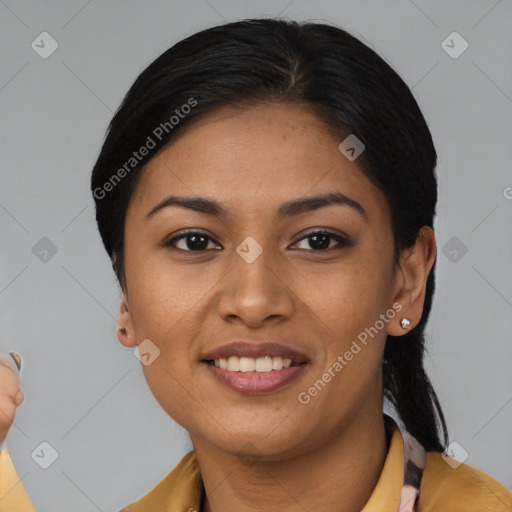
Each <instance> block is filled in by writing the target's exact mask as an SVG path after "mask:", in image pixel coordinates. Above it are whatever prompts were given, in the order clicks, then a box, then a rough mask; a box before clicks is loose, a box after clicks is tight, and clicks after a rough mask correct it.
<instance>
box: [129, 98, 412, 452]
mask: <svg viewBox="0 0 512 512" xmlns="http://www.w3.org/2000/svg"><path fill="white" fill-rule="evenodd" d="M341 142H342V140H339V139H338V138H336V137H334V136H333V135H332V134H331V133H330V132H329V131H328V129H327V128H326V126H325V125H324V124H323V123H322V122H321V121H319V120H318V119H317V118H316V117H315V116H314V115H312V114H311V113H309V112H308V111H306V110H303V109H301V108H300V107H298V106H291V105H283V104H274V105H264V106H260V107H257V108H247V109H243V110H242V109H234V108H231V107H224V108H222V109H217V110H216V111H215V112H213V113H211V114H209V115H207V116H204V117H202V118H201V119H200V120H199V121H195V122H194V123H193V124H191V125H190V126H189V127H188V128H187V129H186V130H185V131H184V132H183V133H182V134H181V135H180V136H179V137H178V138H176V139H175V140H174V141H173V142H172V143H171V144H170V145H169V146H168V148H166V150H164V151H162V152H161V153H159V154H158V155H157V156H156V157H154V158H153V159H152V160H151V161H150V162H149V163H148V165H147V167H146V170H145V172H144V174H143V176H142V178H141V181H140V183H139V185H138V187H137V189H136V191H135V193H134V195H133V197H132V200H131V203H130V206H129V209H128V212H127V217H126V224H125V271H126V283H127V288H126V290H125V296H126V299H125V301H124V302H123V304H122V307H121V316H120V318H121V323H122V325H123V326H125V327H127V329H128V331H129V332H130V333H131V335H130V336H129V337H128V338H126V339H123V341H122V342H123V343H124V344H126V345H133V346H134V345H135V344H137V345H138V344H140V343H141V342H143V341H144V340H150V341H149V342H148V341H144V344H143V345H142V346H141V347H140V352H141V353H148V354H149V355H146V356H143V357H144V358H146V360H147V362H149V363H150V364H147V365H146V364H144V365H143V366H142V368H143V371H144V374H145V377H146V379H147V382H148V384H149V386H150V388H151V390H152V392H153V394H154V396H155V397H156V399H157V401H158V402H159V403H160V405H161V406H162V407H163V409H164V410H165V411H166V412H167V413H168V414H169V415H170V416H171V417H172V418H174V419H175V420H176V421H177V422H178V423H179V424H181V425H182V426H183V427H184V428H185V429H186V430H188V431H189V433H190V435H191V438H192V440H193V441H194V440H196V441H199V440H201V441H202V442H206V443H209V444H210V445H212V446H215V447H217V448H219V449H222V450H224V451H227V452H231V453H240V452H241V451H242V450H243V449H245V448H244V446H249V445H254V446H256V447H257V450H258V451H259V452H260V453H263V454H266V455H267V456H269V457H272V456H275V457H278V456H283V455H284V454H286V455H288V456H289V455H291V454H294V453H300V452H302V451H305V450H309V449H312V448H314V447H315V446H316V445H318V444H320V443H323V442H325V440H326V439H328V438H329V437H330V436H333V435H334V434H335V433H336V432H340V431H342V430H343V428H345V427H346V426H347V425H348V424H349V423H352V422H354V421H356V423H357V422H359V423H360V424H362V423H361V422H364V421H369V420H370V419H372V418H373V419H374V418H375V417H376V415H381V413H382V409H381V407H382V389H381V374H380V365H381V359H382V352H383V348H384V342H385V339H386V335H387V333H388V332H390V329H391V328H393V329H395V330H396V324H397V323H398V320H399V318H401V316H402V315H403V314H402V315H400V314H399V313H398V312H396V307H397V305H396V302H395V299H396V297H397V293H398V290H399V288H400V286H401V278H402V274H401V272H400V270H399V269H396V268H395V267H394V265H393V238H392V231H391V219H390V211H389V207H388V205H387V202H386V200H385V198H384V196H383V194H382V193H381V192H380V191H379V189H378V188H377V187H375V186H374V185H373V184H372V183H371V182H370V181H369V179H368V178H367V177H366V176H365V175H364V174H363V172H362V171H361V170H360V169H359V167H358V161H357V159H356V160H355V161H350V160H349V159H347V158H346V157H345V156H344V154H342V153H341V152H340V150H339V149H338V146H339V144H340V143H341ZM327 194H339V195H340V196H339V197H343V196H346V198H349V201H347V202H345V203H344V204H341V203H339V202H338V203H336V202H335V203H332V204H328V203H327V202H326V201H316V202H313V203H308V204H309V206H307V205H306V206H302V207H289V208H286V207H285V206H284V205H287V204H289V203H293V202H296V201H304V200H306V199H308V198H311V197H317V196H324V195H327ZM171 195H172V196H175V197H177V198H199V197H201V198H204V199H207V200H208V201H211V202H215V203H216V204H217V205H218V207H219V208H220V209H222V212H223V213H222V214H220V213H218V212H217V213H215V212H213V211H212V210H211V209H207V208H204V207H203V208H202V209H203V211H198V210H197V209H193V208H187V207H185V206H177V205H176V204H174V205H169V204H168V205H167V206H164V207H161V208H159V209H157V210H156V211H153V213H152V214H151V215H150V212H151V211H152V210H153V209H154V208H155V206H156V205H159V204H161V203H162V201H164V200H166V198H168V197H169V196H171ZM341 195H342V196H341ZM196 204H199V203H196ZM358 205H359V206H358ZM199 209H201V208H199ZM314 231H321V232H323V233H325V232H328V233H331V234H332V235H331V236H330V237H329V236H328V235H326V234H324V235H322V234H320V235H317V237H316V238H315V236H311V233H312V232H314ZM186 232H192V233H194V234H195V236H194V234H192V235H189V236H188V237H184V238H181V239H178V240H174V241H173V242H172V243H168V242H170V241H171V240H172V239H175V238H176V237H178V236H180V235H184V234H185V233H186ZM308 235H310V236H309V237H308ZM336 237H340V238H339V239H338V238H336ZM393 304H395V309H393ZM395 314H396V316H395ZM365 329H366V331H365ZM370 333H371V334H370ZM365 334H366V337H365ZM237 340H239V341H245V342H246V343H247V344H248V345H247V346H246V347H243V346H240V347H238V348H239V349H240V351H238V352H237V350H236V349H235V348H233V347H231V348H228V349H226V350H225V351H224V353H223V354H217V355H219V356H220V355H224V356H225V357H224V358H225V359H228V358H229V357H231V358H232V359H231V362H229V361H227V363H226V364H228V368H227V369H223V368H217V367H216V366H215V363H213V364H211V363H208V362H206V361H205V359H207V358H208V357H207V355H208V354H209V353H212V352H216V351H218V350H220V349H222V347H223V346H225V345H227V344H230V343H233V342H236V341H237ZM363 340H365V341H364V342H363ZM259 343H277V344H280V345H282V346H283V347H286V348H287V349H288V350H289V351H290V353H288V354H287V353H285V352H284V349H282V348H279V347H275V346H274V347H270V346H267V347H265V346H263V347H262V349H261V350H259V351H256V352H251V351H250V349H251V348H254V347H255V345H256V344H259ZM257 348H259V347H257ZM158 350H159V351H160V352H159V354H158ZM293 351H295V352H293ZM221 352H222V351H221ZM265 352H266V353H267V355H269V356H273V357H272V358H268V357H267V358H265V357H264V355H265ZM244 354H245V356H249V355H252V356H254V357H252V358H249V359H245V358H244V361H243V362H242V367H243V368H244V369H246V370H247V369H249V371H246V372H243V371H238V372H235V371H233V370H236V369H237V368H238V366H237V364H236V363H237V360H236V357H235V358H233V356H236V355H238V357H245V356H244ZM279 354H281V356H282V357H283V362H284V364H287V363H286V361H284V360H285V359H292V364H293V366H292V367H290V368H284V369H272V370H271V371H268V370H269V369H270V367H272V365H275V367H276V368H279V367H280V360H279ZM290 355H293V357H289V356H290ZM213 356H215V354H213ZM213 356H211V357H213ZM256 356H259V357H256ZM217 359H220V357H218V358H217ZM257 359H261V361H259V362H258V361H257ZM336 362H337V363H338V364H336ZM217 364H219V365H220V364H221V362H219V361H218V362H217ZM296 364H298V365H299V366H298V367H295V365H296ZM246 365H247V366H246ZM254 365H256V366H257V367H258V368H259V369H262V370H266V371H263V372H257V371H254V370H253V371H251V369H252V368H253V367H254ZM267 365H270V366H267ZM249 372H250V373H249ZM315 383H316V385H315Z"/></svg>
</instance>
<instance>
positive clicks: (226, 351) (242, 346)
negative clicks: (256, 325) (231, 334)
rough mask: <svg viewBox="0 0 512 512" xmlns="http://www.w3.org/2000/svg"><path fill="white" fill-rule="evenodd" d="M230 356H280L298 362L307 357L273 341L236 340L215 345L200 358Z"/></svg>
mask: <svg viewBox="0 0 512 512" xmlns="http://www.w3.org/2000/svg"><path fill="white" fill-rule="evenodd" d="M230 356H238V357H253V358H258V357H264V356H281V357H282V358H283V359H286V358H288V359H291V360H292V362H293V363H296V364H299V363H304V362H307V361H308V358H307V357H306V356H305V355H304V354H302V353H301V352H299V351H297V350H295V349H292V348H290V347H286V346H284V345H281V344H280V343H274V342H252V341H246V340H238V341H234V342H232V343H228V344H226V345H222V346H221V347H217V348H215V349H213V350H211V351H210V352H208V353H206V354H203V355H202V356H201V360H203V361H212V360H215V359H221V358H222V359H228V358H229V357H230Z"/></svg>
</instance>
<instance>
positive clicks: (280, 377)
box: [202, 361, 308, 395]
mask: <svg viewBox="0 0 512 512" xmlns="http://www.w3.org/2000/svg"><path fill="white" fill-rule="evenodd" d="M202 364H204V365H206V367H207V368H208V370H209V371H210V372H211V373H212V375H213V376H214V377H215V378H217V379H218V380H219V381H220V382H222V383H223V384H225V385H226V386H228V387H229V388H231V389H233V390H234V391H238V392H239V393H243V394H246V395H261V394H263V393H270V392H271V391H275V390H276V389H279V388H281V387H283V386H285V385H286V384H289V383H290V382H291V381H293V380H295V379H297V378H298V377H299V376H300V375H302V373H303V372H304V370H305V369H306V366H308V365H307V364H301V365H299V366H290V367H288V368H282V369H281V370H272V371H270V372H255V371H254V372H230V371H228V370H222V369H220V368H217V367H216V366H214V365H212V364H209V363H206V362H204V361H203V362H202Z"/></svg>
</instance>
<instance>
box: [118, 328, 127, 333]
mask: <svg viewBox="0 0 512 512" xmlns="http://www.w3.org/2000/svg"><path fill="white" fill-rule="evenodd" d="M118 331H121V334H126V329H125V328H124V327H119V328H118Z"/></svg>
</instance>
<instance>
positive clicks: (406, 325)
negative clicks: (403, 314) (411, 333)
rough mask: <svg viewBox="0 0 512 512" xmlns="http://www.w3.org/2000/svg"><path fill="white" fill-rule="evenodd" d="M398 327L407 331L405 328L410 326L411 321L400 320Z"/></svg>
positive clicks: (406, 319)
mask: <svg viewBox="0 0 512 512" xmlns="http://www.w3.org/2000/svg"><path fill="white" fill-rule="evenodd" d="M400 325H401V326H402V329H407V327H409V325H411V321H410V320H409V319H408V318H402V320H400Z"/></svg>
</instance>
